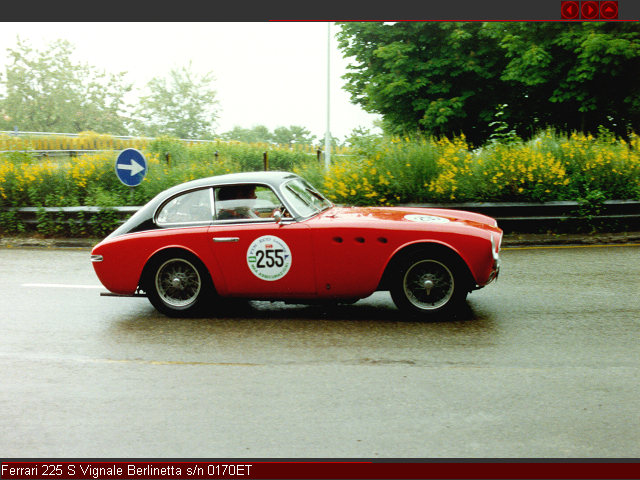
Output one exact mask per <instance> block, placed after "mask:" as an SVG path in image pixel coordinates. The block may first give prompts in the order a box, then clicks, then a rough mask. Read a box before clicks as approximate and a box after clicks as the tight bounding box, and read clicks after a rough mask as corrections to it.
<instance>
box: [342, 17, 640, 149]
mask: <svg viewBox="0 0 640 480" xmlns="http://www.w3.org/2000/svg"><path fill="white" fill-rule="evenodd" d="M338 40H339V47H340V48H341V50H342V51H343V53H344V55H345V57H353V60H354V61H353V63H352V65H351V66H350V67H349V68H350V71H349V73H347V74H346V75H345V77H344V78H345V79H346V80H347V85H346V87H345V88H346V90H347V91H348V92H349V93H351V100H352V102H354V103H357V104H360V105H361V106H362V107H363V108H364V109H365V110H366V111H369V112H372V113H379V114H382V116H383V125H384V128H385V131H387V132H388V133H403V132H414V131H416V130H419V131H422V132H424V133H426V134H431V135H442V134H444V135H454V134H460V133H464V134H465V135H467V137H468V138H469V139H470V140H471V141H472V142H474V143H476V144H477V143H480V142H483V141H485V140H486V139H487V138H488V136H489V135H490V134H491V127H490V123H492V122H493V119H494V118H493V117H494V115H495V112H496V110H497V109H498V108H501V109H502V112H503V116H502V119H501V120H502V121H503V122H505V123H506V124H507V125H509V126H510V127H513V128H514V129H515V131H516V132H517V133H518V135H521V136H525V137H526V136H530V135H531V134H532V133H535V130H537V129H540V128H545V127H556V128H558V129H561V130H570V129H580V130H583V131H585V130H588V131H595V130H596V129H597V126H598V125H603V126H605V127H607V128H609V129H610V130H612V131H614V132H616V133H618V134H625V133H627V130H629V129H634V130H637V129H638V128H639V127H640V123H639V120H640V85H639V84H638V82H637V78H638V77H639V74H640V70H639V69H640V30H638V29H637V27H636V26H635V25H630V24H624V23H600V22H593V23H560V24H559V23H551V22H549V23H545V22H540V23H519V22H513V23H499V22H495V23H494V22H490V23H479V22H472V23H453V22H446V23H445V22H443V23H440V22H438V23H432V22H400V23H395V24H392V25H390V24H383V23H346V24H342V25H341V31H340V33H339V34H338Z"/></svg>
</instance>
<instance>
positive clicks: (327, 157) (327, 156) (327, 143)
mask: <svg viewBox="0 0 640 480" xmlns="http://www.w3.org/2000/svg"><path fill="white" fill-rule="evenodd" d="M330 113H331V22H328V23H327V130H326V132H325V134H324V168H325V170H328V169H329V165H331V133H330V132H331V129H330V128H331V116H330Z"/></svg>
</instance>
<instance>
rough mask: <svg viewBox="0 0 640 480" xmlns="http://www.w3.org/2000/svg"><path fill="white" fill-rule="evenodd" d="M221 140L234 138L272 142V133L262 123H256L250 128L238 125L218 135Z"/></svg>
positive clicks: (248, 141) (241, 140)
mask: <svg viewBox="0 0 640 480" xmlns="http://www.w3.org/2000/svg"><path fill="white" fill-rule="evenodd" d="M220 138H222V139H223V140H235V141H237V142H244V143H272V142H273V134H272V133H271V132H270V131H269V129H268V128H267V127H265V126H264V125H256V126H254V127H252V128H242V127H240V126H238V125H236V126H235V127H233V129H232V130H230V131H228V132H225V133H223V134H222V135H220Z"/></svg>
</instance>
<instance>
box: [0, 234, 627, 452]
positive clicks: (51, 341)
mask: <svg viewBox="0 0 640 480" xmlns="http://www.w3.org/2000/svg"><path fill="white" fill-rule="evenodd" d="M502 259H503V269H502V272H501V277H500V279H499V280H498V282H497V283H495V284H492V285H490V286H488V287H487V288H485V289H483V290H480V291H477V292H474V293H472V294H471V295H470V296H469V297H468V310H467V311H466V313H465V314H463V315H462V317H460V318H457V319H452V320H449V321H441V322H432V323H427V322H416V321H407V320H405V319H403V318H402V316H401V315H400V314H399V312H398V311H397V310H396V309H395V307H394V306H393V304H392V302H391V300H390V298H389V296H388V294H385V293H378V294H375V295H374V296H372V297H370V298H369V299H366V300H363V301H360V302H358V303H356V304H354V305H350V306H339V307H304V306H284V305H282V304H270V303H266V302H256V303H252V304H251V305H250V308H244V309H238V310H232V311H231V312H226V313H221V315H220V316H219V317H217V318H203V319H187V320H179V319H170V318H166V317H163V316H160V315H159V314H157V313H156V312H155V311H154V310H153V308H152V307H151V305H150V304H149V303H148V301H147V300H146V299H139V298H109V297H100V296H99V292H100V291H101V289H100V288H99V283H98V281H97V278H96V277H95V275H94V273H93V270H92V267H91V264H90V262H89V252H88V251H87V250H70V249H60V250H54V249H13V248H0V291H1V292H2V295H1V296H0V306H1V307H2V308H1V309H0V327H1V328H2V330H1V334H0V372H1V375H0V377H1V378H2V380H1V381H0V458H1V457H4V458H11V457H13V458H18V457H40V458H45V457H73V458H75V457H94V458H95V457H121V458H132V457H147V458H151V457H153V458H162V457H171V458H178V457H189V458H205V457H206V458H223V457H224V458H232V457H233V458H235V457H239V458H262V457H270V458H282V457H286V458H294V457H295V458H316V457H332V458H358V457H365V458H377V457H389V458H398V457H421V458H424V457H542V458H548V457H564V458H566V457H580V458H589V457H591V458H593V457H598V458H605V457H625V458H628V457H638V456H639V455H640V387H639V382H638V378H640V368H639V367H640V355H639V348H638V347H639V340H640V335H639V334H640V299H639V298H640V297H639V295H638V294H639V293H640V277H639V275H638V269H639V267H640V246H615V247H602V246H600V247H580V248H544V249H537V248H526V249H505V250H504V251H503V254H502Z"/></svg>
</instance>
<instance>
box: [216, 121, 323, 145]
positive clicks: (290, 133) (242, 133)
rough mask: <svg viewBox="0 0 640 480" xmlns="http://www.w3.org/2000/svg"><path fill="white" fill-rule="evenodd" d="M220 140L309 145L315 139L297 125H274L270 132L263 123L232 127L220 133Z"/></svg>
mask: <svg viewBox="0 0 640 480" xmlns="http://www.w3.org/2000/svg"><path fill="white" fill-rule="evenodd" d="M220 138H221V139H222V140H233V141H237V142H243V143H268V144H276V145H311V144H313V142H314V140H315V139H316V136H315V135H311V132H310V131H309V130H307V129H306V128H304V127H301V126H299V125H291V126H290V127H276V129H275V130H274V131H273V132H271V131H270V130H269V129H268V128H267V127H265V126H264V125H256V126H254V127H252V128H242V127H240V126H237V125H236V126H235V127H233V129H232V130H230V131H228V132H225V133H223V134H221V135H220Z"/></svg>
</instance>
